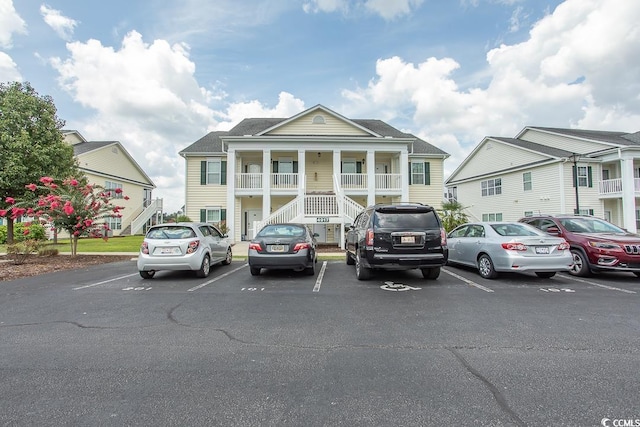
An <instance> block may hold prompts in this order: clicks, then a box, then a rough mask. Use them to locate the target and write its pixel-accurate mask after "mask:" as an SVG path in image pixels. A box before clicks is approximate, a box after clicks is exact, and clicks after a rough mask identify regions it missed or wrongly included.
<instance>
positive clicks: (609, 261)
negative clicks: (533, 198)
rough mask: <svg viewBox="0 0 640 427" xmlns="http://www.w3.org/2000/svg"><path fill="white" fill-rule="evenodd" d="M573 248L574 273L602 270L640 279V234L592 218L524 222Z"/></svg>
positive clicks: (563, 217) (546, 218)
mask: <svg viewBox="0 0 640 427" xmlns="http://www.w3.org/2000/svg"><path fill="white" fill-rule="evenodd" d="M520 222H525V223H527V224H531V225H533V226H534V227H536V228H539V229H540V230H542V231H544V232H547V233H549V234H552V235H554V236H561V237H564V238H565V240H566V241H567V242H569V244H570V245H571V253H572V254H573V262H574V266H573V268H572V270H571V271H569V273H570V274H572V275H574V276H588V275H589V274H590V273H591V272H598V271H628V272H630V273H633V274H635V275H636V276H638V277H640V235H638V234H633V233H629V232H627V231H625V230H623V229H622V228H619V227H616V226H615V225H613V224H611V223H609V222H607V221H605V220H602V219H599V218H594V217H590V216H582V215H558V216H548V215H538V216H528V217H526V218H522V219H520Z"/></svg>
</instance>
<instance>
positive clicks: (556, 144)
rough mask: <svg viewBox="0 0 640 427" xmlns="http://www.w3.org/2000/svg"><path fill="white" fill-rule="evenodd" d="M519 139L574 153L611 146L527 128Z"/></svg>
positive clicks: (610, 146)
mask: <svg viewBox="0 0 640 427" xmlns="http://www.w3.org/2000/svg"><path fill="white" fill-rule="evenodd" d="M520 139H523V140H525V141H529V142H535V143H537V144H542V145H546V146H548V147H553V148H559V149H562V150H567V151H571V152H575V153H590V152H592V151H598V150H604V149H607V148H612V147H613V146H612V145H607V144H601V143H597V142H590V141H583V140H578V139H575V138H568V137H566V136H563V135H558V134H549V133H547V132H542V131H539V130H536V129H527V130H526V131H525V132H524V133H523V134H522V135H521V136H520Z"/></svg>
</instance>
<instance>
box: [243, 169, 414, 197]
mask: <svg viewBox="0 0 640 427" xmlns="http://www.w3.org/2000/svg"><path fill="white" fill-rule="evenodd" d="M264 177H265V175H264V174H262V173H238V174H236V176H235V181H234V186H235V190H236V192H237V193H239V194H243V193H246V194H256V193H261V192H262V190H263V189H264V188H265V185H264V179H265V178H264ZM338 178H339V182H340V185H341V186H342V190H344V191H345V192H346V193H349V192H351V191H355V192H366V191H367V190H368V189H369V182H368V175H366V174H362V173H343V174H340V175H338ZM267 179H269V187H270V188H271V190H281V191H283V192H285V193H288V192H291V193H295V192H296V191H297V190H298V188H299V187H300V185H303V188H306V186H305V185H304V184H305V180H306V177H305V176H303V175H301V174H299V173H270V174H268V175H267ZM374 189H375V191H376V192H381V193H390V194H391V193H393V194H395V193H399V192H401V191H402V175H401V174H394V173H379V174H375V175H374ZM325 190H326V191H335V189H334V188H333V186H331V187H330V188H326V189H325Z"/></svg>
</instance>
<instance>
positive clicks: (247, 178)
mask: <svg viewBox="0 0 640 427" xmlns="http://www.w3.org/2000/svg"><path fill="white" fill-rule="evenodd" d="M236 188H241V189H252V190H253V189H260V188H262V174H261V173H237V174H236Z"/></svg>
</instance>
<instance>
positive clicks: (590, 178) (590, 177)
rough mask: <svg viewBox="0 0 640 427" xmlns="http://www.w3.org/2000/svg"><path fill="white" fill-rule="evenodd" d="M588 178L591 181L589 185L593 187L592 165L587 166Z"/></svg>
mask: <svg viewBox="0 0 640 427" xmlns="http://www.w3.org/2000/svg"><path fill="white" fill-rule="evenodd" d="M587 179H588V181H589V187H593V171H592V170H591V166H588V167H587Z"/></svg>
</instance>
